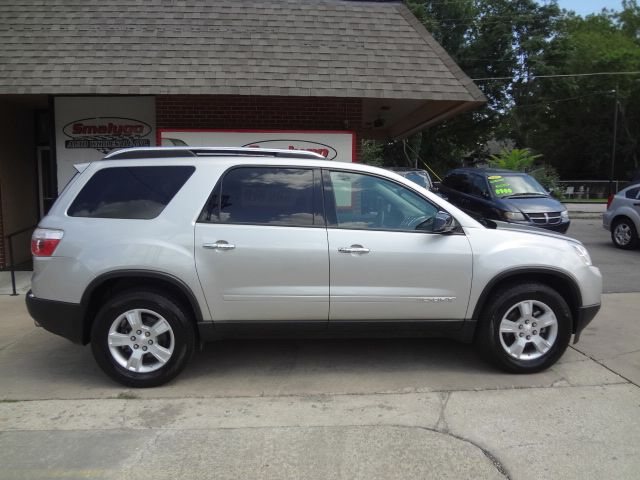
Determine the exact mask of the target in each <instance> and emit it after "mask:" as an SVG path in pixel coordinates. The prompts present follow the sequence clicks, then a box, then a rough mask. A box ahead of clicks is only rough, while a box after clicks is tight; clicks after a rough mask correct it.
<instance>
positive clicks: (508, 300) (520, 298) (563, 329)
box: [475, 282, 572, 373]
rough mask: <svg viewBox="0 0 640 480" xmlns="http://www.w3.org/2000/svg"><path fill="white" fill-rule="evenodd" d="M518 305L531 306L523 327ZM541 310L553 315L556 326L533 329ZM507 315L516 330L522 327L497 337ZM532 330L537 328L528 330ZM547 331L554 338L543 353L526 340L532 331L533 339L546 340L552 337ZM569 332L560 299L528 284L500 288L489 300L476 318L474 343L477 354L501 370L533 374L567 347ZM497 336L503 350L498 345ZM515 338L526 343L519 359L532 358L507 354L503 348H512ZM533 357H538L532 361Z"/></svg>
mask: <svg viewBox="0 0 640 480" xmlns="http://www.w3.org/2000/svg"><path fill="white" fill-rule="evenodd" d="M521 302H531V304H532V305H533V308H532V315H531V316H530V318H531V320H529V322H527V324H526V325H524V323H525V320H524V319H525V318H528V317H527V316H526V315H521V310H520V308H516V305H518V304H520V303H521ZM544 307H548V309H549V310H550V311H551V312H552V313H553V314H554V315H555V319H556V327H544V328H542V329H540V327H539V326H536V327H534V326H533V325H536V318H535V315H541V314H543V312H545V308H544ZM507 314H509V315H515V317H516V318H515V319H514V323H515V324H516V326H517V327H518V328H520V325H519V324H522V325H521V326H522V327H524V328H523V330H517V333H513V334H511V333H502V334H501V333H500V325H501V322H502V321H503V319H508V320H510V319H511V317H507ZM533 328H538V329H537V330H528V329H533ZM550 329H553V330H554V331H555V339H554V341H553V342H552V344H551V346H550V347H548V350H547V351H546V352H544V353H542V352H540V350H539V349H537V348H536V345H535V343H534V340H536V338H534V340H527V339H529V336H530V337H536V335H533V333H534V332H535V333H536V334H537V336H538V338H537V340H540V338H543V339H545V341H546V340H548V339H550V338H551V337H552V336H553V335H552V334H551V330H550ZM571 332H572V316H571V310H570V309H569V306H568V305H567V302H566V301H565V300H564V298H562V296H561V295H560V294H559V293H558V292H557V291H556V290H554V289H552V288H550V287H548V286H547V285H544V284H541V283H535V282H531V283H523V284H516V285H513V286H509V287H505V288H502V289H500V290H498V291H497V292H495V294H493V295H492V296H491V298H489V300H488V301H487V303H486V305H485V308H484V311H483V313H482V314H481V317H480V319H479V325H478V330H477V332H476V336H475V343H476V346H477V347H478V349H479V350H480V352H481V354H482V355H483V356H484V357H485V358H486V359H488V360H489V361H490V362H492V363H493V364H495V365H497V366H498V367H499V368H501V369H502V370H505V371H507V372H512V373H535V372H539V371H541V370H545V369H547V368H549V367H550V366H551V365H553V364H554V363H555V362H556V361H557V360H558V359H559V358H560V357H561V356H562V354H563V353H564V352H565V350H566V349H567V346H568V345H569V341H570V339H571ZM527 334H529V336H527ZM501 336H502V338H503V341H504V343H505V345H506V347H505V346H503V343H502V342H501ZM519 336H520V337H522V338H521V339H520V341H521V342H526V345H527V346H526V347H525V350H524V351H523V352H522V354H521V356H523V357H526V356H530V357H532V358H515V357H514V356H512V355H511V354H509V353H508V352H507V350H506V348H508V347H509V346H512V345H515V342H516V341H518V337H519ZM545 336H546V337H547V338H545ZM511 342H513V343H512V344H511V345H508V344H507V343H511ZM549 343H551V342H549ZM535 355H540V356H538V357H537V358H533V357H535Z"/></svg>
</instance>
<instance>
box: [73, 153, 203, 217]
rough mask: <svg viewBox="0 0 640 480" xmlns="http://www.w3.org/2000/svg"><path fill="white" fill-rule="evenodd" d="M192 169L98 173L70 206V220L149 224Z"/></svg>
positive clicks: (129, 169) (120, 169)
mask: <svg viewBox="0 0 640 480" xmlns="http://www.w3.org/2000/svg"><path fill="white" fill-rule="evenodd" d="M194 171H195V167H193V166H180V165H176V166H164V167H112V168H104V169H102V170H99V171H97V172H96V173H95V174H94V175H93V177H91V179H89V181H88V182H87V183H86V185H85V186H84V187H82V190H80V193H79V194H78V196H77V197H76V198H75V199H74V201H73V202H72V203H71V206H70V207H69V209H68V210H67V214H68V215H69V216H71V217H91V218H124V219H140V220H149V219H152V218H155V217H157V216H158V215H160V213H162V211H163V210H164V208H165V207H166V206H167V205H168V204H169V202H171V200H172V199H173V197H174V196H175V195H176V193H178V190H180V188H182V186H183V185H184V184H185V182H186V181H187V180H188V179H189V177H190V176H191V175H192V174H193V172H194Z"/></svg>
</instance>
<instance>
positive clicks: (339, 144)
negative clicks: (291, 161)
mask: <svg viewBox="0 0 640 480" xmlns="http://www.w3.org/2000/svg"><path fill="white" fill-rule="evenodd" d="M158 144H159V145H162V146H166V147H168V146H174V147H175V146H187V145H188V146H190V147H254V148H281V149H285V150H307V151H310V152H315V153H319V154H320V155H322V156H323V157H325V158H326V159H327V160H334V161H336V162H354V161H356V143H355V133H354V132H350V131H323V130H318V131H315V130H314V131H309V130H191V129H165V128H162V129H159V130H158Z"/></svg>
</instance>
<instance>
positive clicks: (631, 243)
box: [611, 217, 638, 250]
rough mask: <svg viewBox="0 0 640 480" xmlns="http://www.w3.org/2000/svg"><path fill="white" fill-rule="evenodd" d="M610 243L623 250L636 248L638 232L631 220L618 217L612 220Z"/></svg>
mask: <svg viewBox="0 0 640 480" xmlns="http://www.w3.org/2000/svg"><path fill="white" fill-rule="evenodd" d="M611 241H612V242H613V244H614V245H615V246H616V247H618V248H621V249H623V250H634V249H636V248H638V231H637V230H636V226H635V225H634V223H633V222H632V221H631V219H629V218H627V217H620V218H617V219H615V220H614V222H613V224H612V225H611Z"/></svg>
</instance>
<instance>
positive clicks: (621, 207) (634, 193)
mask: <svg viewBox="0 0 640 480" xmlns="http://www.w3.org/2000/svg"><path fill="white" fill-rule="evenodd" d="M602 226H603V227H604V228H605V229H606V230H609V231H610V232H611V241H612V242H613V244H614V245H615V246H616V247H618V248H623V249H625V250H632V249H634V248H637V247H638V245H640V238H638V232H640V184H637V183H636V184H635V185H630V186H628V187H627V188H624V189H622V190H620V191H619V192H618V193H617V194H616V195H615V196H614V197H613V200H612V201H611V202H610V203H609V205H607V211H606V212H605V213H604V215H603V216H602Z"/></svg>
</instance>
